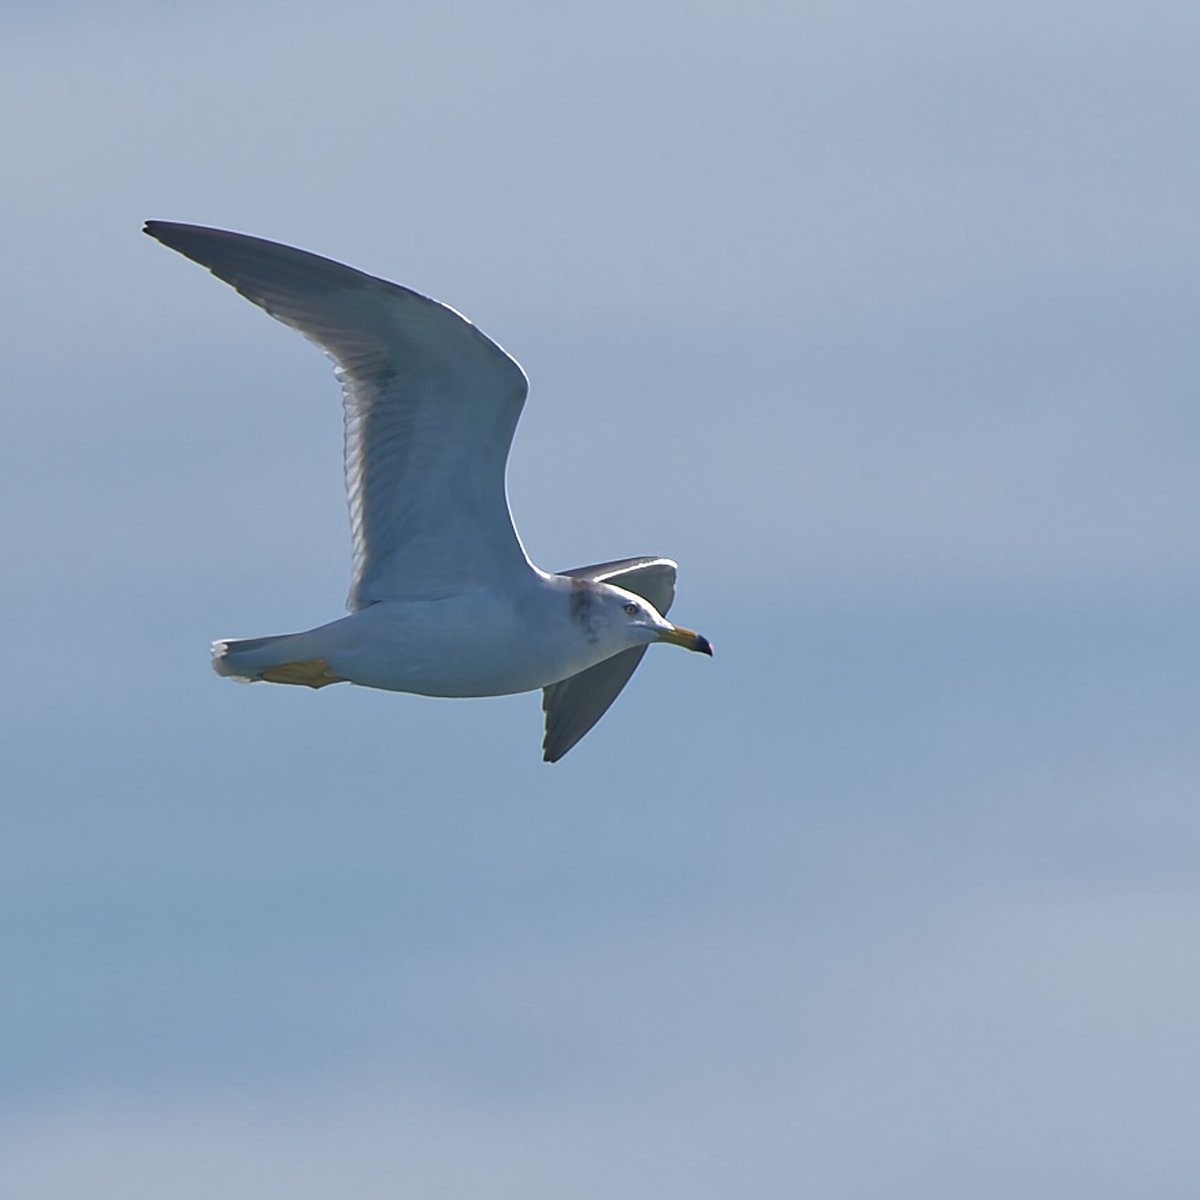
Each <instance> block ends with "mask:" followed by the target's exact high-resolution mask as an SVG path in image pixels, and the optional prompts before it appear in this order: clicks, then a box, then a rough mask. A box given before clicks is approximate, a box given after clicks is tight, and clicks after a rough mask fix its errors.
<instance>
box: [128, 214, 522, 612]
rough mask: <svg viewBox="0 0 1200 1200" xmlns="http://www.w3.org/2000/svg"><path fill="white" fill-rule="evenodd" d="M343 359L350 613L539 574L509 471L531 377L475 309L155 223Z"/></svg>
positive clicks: (299, 255)
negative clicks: (515, 509)
mask: <svg viewBox="0 0 1200 1200" xmlns="http://www.w3.org/2000/svg"><path fill="white" fill-rule="evenodd" d="M146 232H147V233H148V234H150V235H151V236H152V237H155V238H157V239H158V240H159V241H160V242H162V243H163V244H164V245H167V246H170V247H171V249H173V250H178V251H179V252H180V253H181V254H184V255H186V256H187V257H188V258H190V259H193V260H194V261H195V262H198V263H200V264H201V265H202V266H205V267H207V268H208V269H209V270H210V271H211V272H212V273H213V274H214V275H216V276H217V277H218V278H219V279H223V280H224V281H225V282H226V283H229V284H232V285H233V286H234V287H235V288H236V289H237V290H238V291H239V292H240V293H241V294H242V295H243V296H245V297H246V299H247V300H251V301H253V302H254V303H255V304H257V305H259V307H261V308H264V309H266V311H267V312H268V313H270V315H271V316H273V317H275V318H276V319H277V320H279V321H282V322H284V324H286V325H290V326H292V328H293V329H298V330H299V331H300V332H301V333H302V334H304V336H305V337H306V338H308V339H309V340H310V341H313V342H316V343H317V345H319V346H320V347H321V348H322V349H323V350H324V351H325V353H326V354H328V355H329V357H330V358H331V359H333V362H334V365H335V367H336V375H337V377H338V379H339V381H340V382H341V385H342V397H343V401H344V405H345V417H346V491H347V496H348V500H349V505H350V526H351V532H352V537H353V544H354V566H353V573H352V577H351V582H350V596H349V600H348V604H349V607H350V609H351V610H352V611H354V610H357V609H360V608H365V607H366V606H367V605H368V604H373V603H374V602H375V601H377V600H386V599H393V598H406V599H417V598H436V597H438V596H444V595H448V594H452V593H454V592H458V591H462V590H464V589H466V588H470V587H472V586H477V585H480V584H485V585H486V584H491V583H499V582H502V581H503V580H504V579H505V578H507V577H510V576H513V575H519V574H521V573H523V572H527V571H529V570H530V569H531V568H530V565H529V561H528V559H527V558H526V556H525V551H524V549H523V548H522V546H521V542H520V539H519V538H518V537H517V534H516V530H515V529H514V528H513V524H512V517H511V516H510V515H509V510H508V498H507V496H506V493H505V486H504V471H505V464H506V463H507V461H508V450H509V446H510V444H511V442H512V436H513V431H514V430H515V429H516V425H517V419H518V418H519V417H520V415H521V407H522V405H523V404H524V402H525V394H526V391H527V390H528V384H527V382H526V379H525V373H524V372H523V371H522V370H521V368H520V366H518V364H517V363H516V362H514V361H513V359H511V358H510V357H509V356H508V355H507V354H505V352H504V351H503V350H501V349H500V347H499V346H497V345H496V344H495V342H492V341H491V340H489V339H488V338H487V337H485V336H484V335H483V334H482V333H480V331H479V330H478V329H476V328H475V326H474V325H472V324H471V323H470V322H469V321H468V320H467V319H466V318H465V317H463V316H461V315H460V314H459V313H457V312H455V311H454V309H452V308H449V307H448V306H446V305H444V304H439V303H438V302H437V301H436V300H430V299H429V298H428V297H426V296H421V295H419V294H418V293H416V292H413V291H409V289H408V288H404V287H400V286H399V285H397V284H394V283H388V282H386V281H385V280H382V279H376V278H375V277H374V276H371V275H364V274H363V273H362V272H361V271H355V270H353V269H352V268H350V267H345V266H342V265H341V264H340V263H335V262H332V261H330V260H329V259H327V258H320V257H318V256H317V255H315V254H308V253H306V252H305V251H303V250H294V249H292V248H291V247H289V246H281V245H279V244H277V243H275V242H268V241H263V240H262V239H261V238H253V237H247V236H245V235H244V234H240V233H227V232H224V231H222V230H219V229H206V228H204V227H202V226H198V225H177V224H173V223H170V222H166V221H148V222H147V223H146Z"/></svg>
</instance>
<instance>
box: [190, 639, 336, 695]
mask: <svg viewBox="0 0 1200 1200" xmlns="http://www.w3.org/2000/svg"><path fill="white" fill-rule="evenodd" d="M311 642H312V639H311V637H310V635H309V634H307V633H283V634H277V635H276V636H275V637H261V638H236V639H235V638H227V639H223V640H222V641H219V642H213V646H212V666H213V670H214V671H216V673H217V674H218V675H224V676H226V677H227V678H229V679H236V680H238V681H239V682H241V683H254V682H255V681H257V680H264V681H265V682H267V683H295V684H302V685H303V686H304V687H311V688H319V687H325V685H326V684H330V683H343V682H345V681H344V680H343V679H342V677H341V676H339V675H335V674H334V673H333V671H331V670H330V668H329V663H328V662H326V660H325V659H324V658H316V657H313V654H312V646H311Z"/></svg>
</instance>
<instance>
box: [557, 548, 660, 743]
mask: <svg viewBox="0 0 1200 1200" xmlns="http://www.w3.org/2000/svg"><path fill="white" fill-rule="evenodd" d="M675 571H676V564H675V563H673V562H672V561H671V560H670V559H669V558H623V559H619V560H618V561H616V562H607V563H598V564H596V565H595V566H591V567H576V568H575V569H574V570H573V571H563V572H561V574H563V575H573V576H576V577H577V578H580V579H592V580H595V581H596V582H598V583H611V584H613V585H614V586H616V587H620V588H624V589H625V590H626V591H627V592H633V593H635V594H636V595H638V596H641V597H642V598H643V599H646V600H649V601H650V603H651V604H653V605H654V607H655V608H657V609H658V611H659V612H660V613H662V614H663V615H664V616H665V615H666V612H667V609H669V608H670V607H671V602H672V601H673V600H674V599H675ZM647 649H648V647H647V646H635V647H634V648H633V649H632V650H622V651H621V653H620V654H614V655H613V656H612V658H606V659H605V660H604V661H603V662H601V663H597V664H596V665H595V666H594V667H589V668H588V669H587V670H586V671H580V672H579V674H578V675H572V676H571V677H570V678H569V679H564V680H562V681H561V682H559V683H552V684H551V685H550V686H549V687H548V688H543V689H542V709H543V711H544V712H545V714H546V737H545V739H544V740H543V742H542V757H543V758H544V759H545V761H546V762H558V760H559V759H560V758H562V756H563V755H564V754H566V752H567V751H568V750H570V749H571V747H572V746H574V745H575V743H576V742H577V741H579V739H580V738H582V737H583V735H584V734H585V733H587V731H588V730H589V729H591V727H592V726H593V725H595V724H596V722H597V721H598V720H600V718H601V717H602V716H604V714H605V713H606V712H608V709H609V706H610V705H611V704H612V702H613V701H614V700H615V699H616V698H617V696H619V695H620V693H621V689H622V688H623V687H624V686H625V685H626V684H627V683H628V682H629V678H630V676H631V675H632V674H633V673H634V671H636V670H637V665H638V663H640V662H641V661H642V655H643V654H645V653H646V650H647Z"/></svg>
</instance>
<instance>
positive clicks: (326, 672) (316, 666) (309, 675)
mask: <svg viewBox="0 0 1200 1200" xmlns="http://www.w3.org/2000/svg"><path fill="white" fill-rule="evenodd" d="M262 678H263V679H265V680H266V681H267V682H268V683H298V684H302V685H303V686H304V687H310V688H320V687H325V686H326V684H330V683H345V682H346V681H345V680H344V679H343V678H342V677H341V676H340V675H335V674H334V673H333V672H332V671H331V670H330V669H329V664H328V663H327V662H326V661H325V660H324V659H323V658H310V659H309V660H308V661H307V662H293V663H280V664H279V666H277V667H267V669H266V670H265V671H263V673H262Z"/></svg>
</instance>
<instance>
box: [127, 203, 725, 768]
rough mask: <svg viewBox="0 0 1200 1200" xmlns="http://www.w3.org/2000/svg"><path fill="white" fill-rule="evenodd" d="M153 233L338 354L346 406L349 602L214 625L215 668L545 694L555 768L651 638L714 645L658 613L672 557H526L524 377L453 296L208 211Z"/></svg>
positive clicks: (154, 225)
mask: <svg viewBox="0 0 1200 1200" xmlns="http://www.w3.org/2000/svg"><path fill="white" fill-rule="evenodd" d="M145 232H146V233H148V234H149V235H150V236H151V237H153V238H157V240H158V241H160V242H162V243H163V245H164V246H169V247H170V248H171V249H172V250H177V251H178V252H179V253H180V254H183V255H185V256H186V257H187V258H190V259H192V261H193V262H197V263H199V264H200V265H201V266H203V267H207V268H208V269H209V270H210V271H211V272H212V273H213V274H214V275H215V276H217V278H218V279H222V280H224V281H225V282H226V283H228V284H231V285H232V286H233V287H234V288H236V289H237V291H238V292H240V293H241V294H242V295H243V296H244V297H245V298H246V299H247V300H250V301H251V302H253V303H254V304H257V305H258V306H259V307H260V308H262V309H265V310H266V312H268V313H269V314H270V315H271V316H272V317H274V318H275V319H276V320H278V321H282V322H283V323H284V324H285V325H290V326H291V327H292V328H293V329H297V330H299V331H300V332H301V333H302V334H303V335H304V336H305V337H306V338H308V339H309V340H310V341H312V342H315V343H316V344H317V345H318V346H320V347H321V349H322V350H324V351H325V353H326V354H327V355H328V356H329V357H330V358H331V359H332V360H333V364H334V373H335V375H336V376H337V378H338V381H339V382H340V383H341V385H342V401H343V405H344V408H345V423H346V440H345V462H346V492H347V496H348V502H349V507H350V527H351V535H352V540H353V549H354V557H353V570H352V574H351V579H350V595H349V599H348V601H347V608H348V609H349V612H350V615H349V616H347V617H342V618H341V619H339V620H336V621H332V622H330V623H329V624H328V625H321V626H319V627H318V628H316V629H309V630H306V631H305V632H303V633H286V634H278V635H276V636H273V637H257V638H240V639H224V640H222V641H218V642H216V643H214V645H213V667H214V669H215V670H216V672H217V674H219V675H226V676H230V677H232V678H234V679H240V680H246V681H258V680H264V681H266V682H268V683H288V684H297V685H302V686H305V687H310V688H322V687H325V686H326V685H328V684H331V683H356V684H359V685H360V686H362V687H370V688H382V689H384V690H386V691H393V692H415V693H417V694H419V695H424V696H502V695H509V694H511V693H515V692H527V691H534V690H536V689H538V688H540V689H542V697H543V699H542V707H543V710H544V712H545V738H544V741H543V744H542V750H543V757H544V759H545V761H547V762H557V761H558V759H560V758H562V756H563V755H564V754H566V752H567V751H568V750H570V749H571V747H572V746H574V745H575V743H576V742H578V741H579V739H580V738H582V737H583V736H584V734H586V733H587V732H588V730H590V729H591V728H592V726H593V725H595V724H596V722H597V721H598V720H599V719H600V718H601V717H602V716H603V715H604V713H605V712H606V711H607V710H608V707H609V705H611V704H612V702H613V701H614V700H615V699H616V698H617V695H618V694H619V693H620V691H621V689H622V688H623V687H624V686H625V684H626V683H627V682H628V681H629V678H630V676H631V675H632V674H633V672H634V670H635V669H636V668H637V665H638V663H639V662H641V659H642V655H643V654H645V652H646V649H647V647H648V646H649V645H650V644H651V643H652V642H668V643H670V644H672V645H675V646H683V647H684V648H685V649H688V650H697V651H699V652H701V653H702V654H712V646H711V644H710V643H709V641H708V639H707V638H705V637H702V636H701V635H700V634H698V633H694V632H693V631H692V630H690V629H684V628H683V627H682V626H680V625H674V624H672V623H671V622H670V621H668V620H667V619H666V615H665V614H666V613H667V610H668V609H669V608H670V607H671V602H672V600H673V599H674V596H675V572H676V564H675V563H674V562H672V561H671V560H670V559H669V558H656V557H643V558H625V559H620V560H618V561H615V562H606V563H598V564H595V565H593V566H589V567H575V568H574V569H572V570H569V571H561V572H558V573H557V574H551V573H549V572H547V571H543V570H540V569H539V568H538V567H536V566H534V565H533V563H532V562H530V560H529V556H528V555H527V554H526V553H525V548H524V546H523V545H522V544H521V539H520V538H519V537H518V535H517V531H516V529H515V528H514V527H513V522H512V516H511V514H510V512H509V508H508V496H507V492H506V489H505V468H506V464H507V461H508V451H509V446H510V445H511V443H512V438H513V432H514V431H515V429H516V426H517V419H518V418H519V417H520V415H521V408H522V406H523V405H524V403H525V395H526V392H527V391H528V381H527V380H526V378H525V372H524V371H522V370H521V367H520V365H519V364H518V363H517V362H516V361H515V360H514V359H512V358H510V357H509V355H508V354H506V353H505V352H504V351H503V350H502V349H501V348H500V347H499V346H498V345H496V343H495V342H493V341H492V340H491V339H490V338H488V337H486V336H485V335H484V334H483V333H481V332H480V330H478V329H477V328H476V327H475V326H474V325H472V324H471V322H470V321H468V320H467V319H466V318H465V317H463V316H462V315H461V314H460V313H458V312H456V311H455V310H454V309H452V308H450V307H449V306H448V305H445V304H441V303H439V302H438V301H436V300H431V299H429V298H428V297H427V296H422V295H420V294H418V293H417V292H414V291H410V290H409V289H408V288H405V287H401V286H399V285H398V284H394V283H388V282H387V281H386V280H383V279H377V278H375V277H374V276H372V275H366V274H364V273H362V272H361V271H356V270H354V269H353V268H351V267H346V266H342V265H341V264H340V263H336V262H333V261H331V260H330V259H327V258H321V257H319V256H317V255H315V254H309V253H307V252H305V251H303V250H296V249H293V248H292V247H290V246H283V245H280V244H278V243H276V242H269V241H264V240H263V239H261V238H256V237H248V236H246V235H245V234H241V233H229V232H226V231H224V230H220V229H208V228H205V227H203V226H200V225H180V224H176V223H174V222H170V221H148V222H146V227H145Z"/></svg>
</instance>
